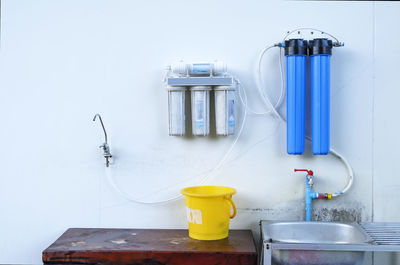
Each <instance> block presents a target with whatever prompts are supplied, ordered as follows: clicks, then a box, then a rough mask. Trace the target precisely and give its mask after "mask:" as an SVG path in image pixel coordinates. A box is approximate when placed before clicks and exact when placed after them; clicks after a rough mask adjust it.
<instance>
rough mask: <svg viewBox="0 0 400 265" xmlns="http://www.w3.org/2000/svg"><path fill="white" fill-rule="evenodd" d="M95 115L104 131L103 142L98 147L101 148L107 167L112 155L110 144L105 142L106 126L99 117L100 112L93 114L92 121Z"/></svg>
mask: <svg viewBox="0 0 400 265" xmlns="http://www.w3.org/2000/svg"><path fill="white" fill-rule="evenodd" d="M97 117H99V120H100V123H101V127H102V128H103V132H104V143H103V144H102V145H100V146H99V147H100V148H102V149H103V156H104V158H105V159H106V167H109V165H110V158H111V157H112V155H111V152H110V146H109V145H108V142H107V132H106V128H105V127H104V123H103V119H102V118H101V116H100V114H96V115H94V118H93V121H96V118H97Z"/></svg>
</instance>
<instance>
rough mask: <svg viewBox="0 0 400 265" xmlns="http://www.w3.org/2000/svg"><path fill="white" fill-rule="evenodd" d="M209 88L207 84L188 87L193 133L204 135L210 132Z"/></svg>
mask: <svg viewBox="0 0 400 265" xmlns="http://www.w3.org/2000/svg"><path fill="white" fill-rule="evenodd" d="M210 90H211V87H209V86H193V87H191V88H190V93H191V105H192V133H193V135H197V136H206V135H208V134H209V133H210Z"/></svg>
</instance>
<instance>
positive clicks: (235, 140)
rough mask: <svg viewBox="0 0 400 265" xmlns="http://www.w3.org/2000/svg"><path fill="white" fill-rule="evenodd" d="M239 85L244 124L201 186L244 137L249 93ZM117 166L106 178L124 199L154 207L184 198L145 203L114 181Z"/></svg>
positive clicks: (200, 182) (109, 171) (107, 173)
mask: <svg viewBox="0 0 400 265" xmlns="http://www.w3.org/2000/svg"><path fill="white" fill-rule="evenodd" d="M236 82H237V84H238V89H239V90H238V94H239V95H241V94H243V95H244V100H243V104H244V108H243V118H242V122H241V125H240V129H239V131H238V133H237V135H236V138H235V139H234V140H233V142H232V144H231V146H230V147H229V149H228V150H227V151H226V153H225V154H224V156H223V157H222V159H221V160H220V161H219V162H218V164H217V165H216V166H215V167H214V168H213V169H212V170H211V172H210V173H209V174H207V175H205V176H204V177H203V178H202V179H201V180H200V181H199V184H204V183H205V182H206V181H207V180H208V179H209V178H211V177H212V176H213V175H214V174H215V173H216V172H217V171H218V170H220V169H221V168H222V167H223V166H224V165H225V163H226V162H227V159H228V158H229V156H230V154H231V153H232V150H233V148H234V147H235V146H236V144H237V142H238V140H239V138H240V136H241V135H242V132H243V128H244V125H245V123H246V117H247V93H246V91H245V89H244V88H243V86H242V84H241V83H240V81H239V80H236ZM114 166H115V164H114V163H112V164H111V165H110V167H106V169H105V170H106V171H105V174H106V177H107V181H108V183H109V184H110V185H111V187H113V188H114V190H115V191H116V192H117V193H118V194H119V195H120V196H122V197H123V198H125V199H126V200H128V201H131V202H134V203H139V204H150V205H154V204H165V203H169V202H174V201H176V200H179V199H181V198H182V197H183V196H182V195H181V194H178V195H176V196H173V197H171V198H168V199H164V200H158V201H145V200H142V199H141V198H138V197H135V196H133V195H131V194H129V193H127V192H125V191H123V190H122V189H121V188H120V187H119V186H118V185H117V183H116V182H115V181H114V177H113V175H112V172H111V171H112V168H113V167H114ZM143 197H147V196H143Z"/></svg>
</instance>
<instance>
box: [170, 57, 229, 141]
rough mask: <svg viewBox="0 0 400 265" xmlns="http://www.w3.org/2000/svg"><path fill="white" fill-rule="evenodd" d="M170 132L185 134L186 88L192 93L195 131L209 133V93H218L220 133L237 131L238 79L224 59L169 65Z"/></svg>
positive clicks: (217, 130)
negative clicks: (236, 88) (236, 81)
mask: <svg viewBox="0 0 400 265" xmlns="http://www.w3.org/2000/svg"><path fill="white" fill-rule="evenodd" d="M167 70H168V73H167V75H166V78H165V81H166V85H167V90H168V99H169V100H168V106H169V109H168V110H169V134H170V135H184V134H185V88H187V89H188V90H189V91H190V95H191V100H190V104H191V112H192V115H191V118H192V133H193V135H196V136H207V135H209V134H210V95H211V93H214V96H215V101H214V102H215V122H216V124H215V128H216V134H217V135H232V134H234V133H235V86H234V84H235V81H234V78H233V77H232V76H231V75H229V74H228V73H227V67H226V64H225V63H223V62H221V61H214V62H209V63H207V62H206V63H186V62H184V61H179V62H176V63H173V64H171V65H169V66H168V67H167Z"/></svg>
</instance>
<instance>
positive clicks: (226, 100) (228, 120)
mask: <svg viewBox="0 0 400 265" xmlns="http://www.w3.org/2000/svg"><path fill="white" fill-rule="evenodd" d="M214 96H215V125H216V126H215V127H216V133H217V135H232V134H234V133H235V87H234V86H216V87H215V88H214Z"/></svg>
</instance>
